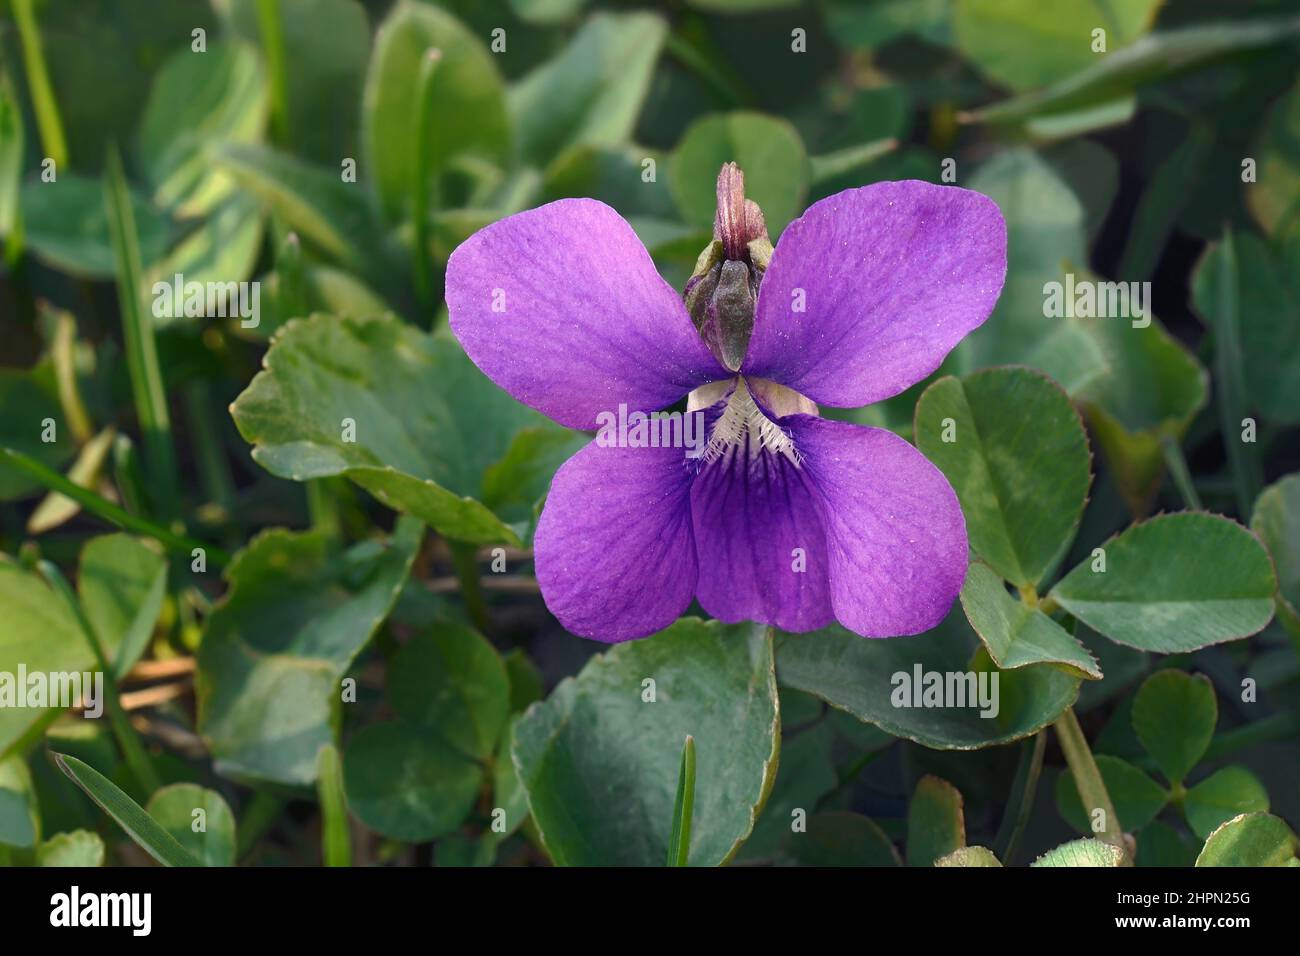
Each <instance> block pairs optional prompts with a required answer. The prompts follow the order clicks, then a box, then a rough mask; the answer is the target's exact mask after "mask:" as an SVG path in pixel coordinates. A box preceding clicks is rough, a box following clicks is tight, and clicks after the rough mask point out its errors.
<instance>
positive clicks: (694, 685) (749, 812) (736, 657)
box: [513, 618, 780, 866]
mask: <svg viewBox="0 0 1300 956" xmlns="http://www.w3.org/2000/svg"><path fill="white" fill-rule="evenodd" d="M649 682H653V683H649ZM779 726H780V716H779V712H778V704H777V694H776V675H775V674H774V672H773V663H772V637H771V635H770V633H769V632H768V630H767V629H766V628H763V627H759V626H756V625H723V624H722V623H721V622H718V621H709V622H707V623H706V622H703V621H700V620H698V619H696V618H683V619H682V620H680V621H678V622H677V623H676V624H674V625H673V626H672V627H670V628H668V629H667V630H665V631H662V632H660V633H659V634H657V635H655V636H654V637H651V638H647V639H646V640H641V641H630V642H628V643H626V644H620V645H618V646H616V647H613V648H611V649H610V650H608V651H606V652H605V653H603V654H601V655H599V656H597V657H594V658H593V659H592V660H591V661H590V662H589V663H588V664H587V666H586V667H584V668H583V670H582V671H581V673H579V674H578V676H577V677H576V678H570V679H567V680H564V681H562V682H561V683H560V684H559V685H558V686H557V687H556V688H555V690H554V691H552V692H551V695H550V697H548V698H547V699H546V700H545V701H543V702H542V703H540V704H535V705H533V706H532V707H531V708H529V710H528V711H527V713H525V714H524V716H523V718H522V719H521V720H520V721H519V724H518V726H517V727H516V728H515V744H514V751H513V756H514V761H515V766H516V769H517V770H518V771H519V777H520V780H521V782H522V783H523V785H524V788H525V790H526V791H527V793H528V805H529V809H530V810H531V812H532V815H533V820H534V821H535V822H536V824H537V829H538V833H539V835H540V837H541V841H542V844H543V845H544V846H545V848H546V850H547V852H548V853H549V854H550V856H551V859H552V860H554V861H555V863H556V864H557V865H561V866H582V865H600V866H609V865H641V866H659V865H662V864H663V862H664V859H665V857H666V854H667V850H668V844H669V838H670V834H671V831H672V825H673V804H674V797H675V794H676V789H677V773H678V769H679V764H680V761H681V746H682V739H683V738H684V737H686V736H687V735H688V734H689V735H690V736H692V737H694V738H695V749H696V754H697V767H698V771H697V778H696V779H697V783H696V789H695V806H694V813H693V821H692V827H691V830H692V837H691V847H690V857H689V862H690V864H691V865H693V866H715V865H718V864H721V863H724V862H726V861H727V860H729V859H730V858H731V857H732V856H733V855H735V853H736V851H737V849H739V847H740V844H741V843H742V842H743V841H744V840H745V838H746V837H747V836H749V833H750V831H751V830H752V829H753V826H754V819H755V817H756V816H757V814H758V812H759V810H760V809H761V807H762V806H763V803H764V801H765V799H766V797H767V795H768V793H769V792H770V790H771V787H772V780H773V777H774V775H775V773H776V760H777V753H778V750H779V747H780V738H779ZM630 741H635V742H636V743H635V746H633V745H631V744H630V743H629V742H630ZM612 807H617V808H618V811H617V812H611V808H612Z"/></svg>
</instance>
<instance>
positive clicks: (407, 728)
mask: <svg viewBox="0 0 1300 956" xmlns="http://www.w3.org/2000/svg"><path fill="white" fill-rule="evenodd" d="M482 780H483V771H482V768H481V767H479V765H478V764H476V763H474V761H472V760H470V759H469V758H468V757H466V756H464V755H463V754H461V753H459V752H458V751H456V750H455V749H454V748H452V747H451V746H450V745H448V744H447V743H445V742H444V741H443V739H442V738H441V737H440V736H438V734H437V733H435V732H434V731H433V730H432V729H431V728H427V727H419V726H416V725H415V724H410V723H407V722H406V721H402V720H396V721H388V722H386V723H382V724H372V725H371V726H369V727H366V728H364V729H362V730H361V731H359V732H358V733H357V734H355V735H354V736H353V737H352V739H351V740H350V741H348V745H347V749H346V750H345V751H344V753H343V788H344V791H345V792H346V793H347V800H348V806H349V807H350V808H351V810H352V812H353V813H354V814H355V815H356V817H357V819H358V820H360V821H361V822H362V823H364V824H365V825H366V826H368V827H370V828H371V829H372V830H374V831H376V832H377V833H382V834H383V835H384V836H387V837H392V838H393V839H395V840H405V841H408V842H419V841H424V840H433V839H437V838H438V837H440V836H445V835H446V834H448V833H450V832H452V831H453V830H455V829H456V827H458V826H460V823H461V821H463V820H464V819H465V817H466V815H468V813H469V811H470V810H471V809H472V808H473V806H474V799H475V797H476V796H477V795H478V789H479V785H480V784H481V783H482Z"/></svg>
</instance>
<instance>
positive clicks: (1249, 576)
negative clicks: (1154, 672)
mask: <svg viewBox="0 0 1300 956" xmlns="http://www.w3.org/2000/svg"><path fill="white" fill-rule="evenodd" d="M1102 550H1103V552H1104V559H1101V560H1099V559H1098V558H1096V557H1094V558H1090V559H1088V560H1086V561H1084V562H1083V563H1081V564H1080V565H1078V566H1077V567H1076V568H1075V569H1074V570H1073V571H1071V572H1070V573H1069V574H1067V575H1066V576H1065V577H1064V578H1063V579H1062V580H1061V581H1060V582H1059V583H1058V584H1057V585H1056V586H1055V587H1054V588H1052V591H1051V597H1052V598H1054V599H1055V600H1056V601H1057V603H1059V604H1060V605H1061V606H1062V607H1063V608H1065V609H1066V610H1067V611H1069V612H1070V613H1071V614H1073V615H1074V616H1075V617H1077V618H1078V619H1079V620H1081V621H1083V622H1084V623H1085V624H1087V625H1088V626H1089V627H1091V628H1092V629H1093V630H1095V631H1097V632H1099V633H1101V634H1104V635H1105V636H1106V637H1109V638H1110V639H1111V640H1113V641H1118V642H1119V643H1121V644H1127V645H1129V646H1130V647H1136V648H1138V649H1139V650H1144V651H1159V652H1160V653H1164V654H1173V653H1177V652H1180V651H1194V650H1197V649H1199V648H1202V647H1207V646H1209V645H1210V644H1220V643H1223V642H1224V641H1234V640H1237V639H1238V638H1242V637H1248V636H1250V635H1251V634H1254V633H1255V632H1257V631H1259V630H1261V629H1262V628H1263V627H1264V626H1265V625H1266V624H1268V622H1269V619H1270V618H1272V616H1273V594H1274V592H1275V591H1276V590H1277V579H1276V577H1275V576H1274V573H1273V564H1272V562H1271V561H1270V560H1269V557H1268V552H1267V551H1266V550H1265V549H1264V546H1263V545H1262V544H1260V541H1259V539H1258V538H1256V537H1255V536H1254V535H1253V534H1251V533H1250V532H1249V531H1247V530H1246V529H1245V528H1243V527H1242V526H1241V525H1239V524H1237V523H1236V522H1235V521H1231V520H1229V519H1227V518H1223V517H1220V516H1218V515H1211V514H1204V513H1200V512H1180V513H1178V514H1169V515H1160V516H1159V517H1156V518H1152V519H1151V520H1150V521H1144V522H1142V523H1141V524H1136V525H1133V526H1132V527H1131V528H1129V529H1128V530H1126V531H1124V532H1123V533H1121V534H1119V535H1117V536H1116V537H1114V538H1111V539H1110V540H1109V541H1107V542H1106V543H1105V545H1104V546H1103V547H1102ZM1102 568H1104V569H1105V570H1101V569H1102Z"/></svg>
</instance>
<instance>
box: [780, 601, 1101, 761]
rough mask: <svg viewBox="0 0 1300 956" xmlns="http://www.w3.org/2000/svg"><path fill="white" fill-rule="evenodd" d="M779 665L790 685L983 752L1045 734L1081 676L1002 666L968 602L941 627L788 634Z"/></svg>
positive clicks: (925, 738) (869, 717)
mask: <svg viewBox="0 0 1300 956" xmlns="http://www.w3.org/2000/svg"><path fill="white" fill-rule="evenodd" d="M976 648H979V651H978V653H977V652H976ZM777 665H778V668H779V671H780V674H781V683H782V685H783V686H787V687H793V688H795V689H797V690H802V691H806V692H807V693H810V694H814V695H816V696H817V697H820V698H821V699H822V700H824V701H826V702H827V703H828V704H830V705H831V706H833V707H838V708H840V709H841V710H846V711H848V712H849V713H851V714H853V715H854V716H855V717H857V718H858V719H859V720H864V721H867V722H868V723H872V724H875V725H876V726H878V727H880V728H881V729H882V730H884V731H886V732H887V733H890V734H893V735H894V736H895V737H904V738H906V739H908V740H914V741H916V742H917V743H920V744H924V745H925V746H927V747H934V748H935V749H938V750H977V749H979V748H981V747H990V746H994V745H997V744H1005V743H1010V742H1011V741H1013V740H1019V739H1020V738H1022V737H1027V736H1029V735H1030V734H1034V733H1037V732H1038V731H1039V730H1041V729H1042V728H1043V727H1045V726H1046V725H1047V724H1050V723H1051V722H1052V721H1054V720H1056V719H1057V718H1058V717H1060V716H1061V714H1062V712H1064V710H1065V709H1066V708H1067V707H1069V706H1070V705H1071V704H1072V703H1074V699H1075V697H1076V696H1077V695H1078V692H1079V680H1078V678H1076V677H1072V676H1070V675H1069V674H1066V673H1064V672H1062V671H1061V670H1059V669H1057V668H1055V667H1050V666H1047V665H1041V664H1035V665H1029V666H1026V667H1022V668H1019V669H1018V670H1011V671H999V670H998V669H997V667H995V666H994V665H993V663H992V661H990V660H989V657H988V654H987V652H985V651H984V650H983V648H981V647H979V639H978V638H977V637H976V636H975V634H974V633H973V632H972V631H971V629H970V625H968V624H967V623H966V619H965V617H964V615H963V614H962V612H961V609H960V608H954V609H953V610H952V611H951V612H949V614H948V616H947V617H946V618H945V619H944V621H943V623H941V624H940V625H939V626H938V627H936V628H934V629H933V630H931V631H927V632H926V633H924V634H918V635H917V636H915V637H908V638H899V639H896V640H887V641H879V640H870V639H868V638H862V637H858V636H857V635H856V634H853V633H852V632H850V631H846V630H844V629H843V628H841V627H840V626H839V625H832V626H830V627H827V628H823V629H822V630H820V631H815V632H813V633H811V634H784V635H782V636H781V637H780V640H779V641H778V645H777ZM981 675H982V677H981ZM995 688H996V693H994V689H995ZM981 701H982V702H981ZM983 714H987V715H988V716H982V715H983Z"/></svg>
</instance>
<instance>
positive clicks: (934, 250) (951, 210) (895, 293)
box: [743, 180, 1007, 407]
mask: <svg viewBox="0 0 1300 956" xmlns="http://www.w3.org/2000/svg"><path fill="white" fill-rule="evenodd" d="M1006 271H1007V228H1006V223H1005V222H1004V221H1003V218H1002V213H1001V212H1000V211H999V210H998V207H997V205H996V204H995V203H994V202H993V200H991V199H989V198H988V197H987V196H985V195H983V194H981V193H977V192H972V191H971V190H968V189H958V188H957V187H955V186H935V185H932V184H930V183H925V182H920V181H917V180H907V181H903V182H886V183H876V184H875V185H872V186H864V187H862V188H861V189H849V190H845V191H844V192H842V193H837V194H836V195H834V196H830V197H828V198H826V199H823V200H821V201H820V202H817V203H814V204H813V205H812V206H810V207H808V211H807V212H805V213H804V214H803V216H801V217H800V218H799V219H797V220H795V221H794V222H792V223H790V225H789V226H787V227H786V230H785V232H783V233H782V234H781V238H780V241H779V242H778V243H777V246H776V250H775V252H774V253H773V254H772V261H771V264H770V265H769V267H768V269H767V273H766V274H765V275H764V277H763V282H762V285H761V286H760V287H759V295H758V306H757V309H756V312H755V317H754V331H753V335H752V337H751V338H750V341H749V351H748V352H747V353H746V355H745V364H744V366H743V371H744V373H745V374H746V375H757V376H762V377H763V378H770V379H774V380H776V381H778V382H780V383H781V384H782V385H787V386H789V387H790V388H793V389H795V390H796V391H798V392H802V393H803V394H804V395H807V396H808V397H809V398H811V399H812V400H813V401H815V402H818V403H819V404H823V405H836V406H840V407H856V406H859V405H868V404H870V403H872V402H877V401H880V400H881V399H885V398H889V397H890V396H891V395H897V394H898V393H899V392H901V391H903V390H904V389H905V388H907V387H908V386H910V385H914V384H915V383H916V382H918V381H920V380H921V379H923V378H925V376H927V375H929V374H930V373H931V372H933V371H934V370H935V369H936V368H938V367H939V364H940V363H941V362H942V361H943V359H944V356H946V355H947V354H948V352H950V351H951V350H952V348H953V347H954V346H955V345H956V344H957V343H958V342H960V341H961V339H962V338H963V337H964V336H965V335H966V334H967V333H969V332H970V331H971V330H972V329H975V328H976V327H978V326H979V325H980V324H981V323H983V321H984V320H985V319H986V318H988V315H989V313H990V312H991V311H992V309H993V306H994V304H995V303H996V302H997V299H998V295H999V293H1000V292H1001V291H1002V281H1003V279H1004V278H1005V277H1006Z"/></svg>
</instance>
